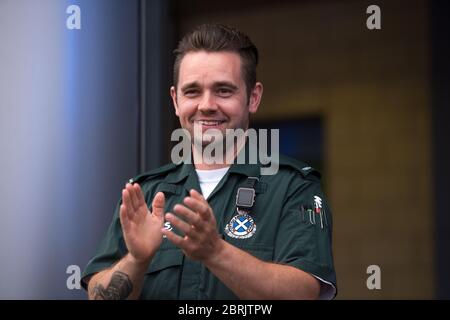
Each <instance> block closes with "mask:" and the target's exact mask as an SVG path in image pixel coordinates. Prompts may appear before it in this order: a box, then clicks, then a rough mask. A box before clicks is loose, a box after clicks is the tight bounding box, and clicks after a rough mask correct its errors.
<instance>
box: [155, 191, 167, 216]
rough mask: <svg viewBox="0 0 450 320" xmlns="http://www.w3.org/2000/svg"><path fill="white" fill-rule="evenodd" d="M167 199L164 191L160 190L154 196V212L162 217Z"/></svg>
mask: <svg viewBox="0 0 450 320" xmlns="http://www.w3.org/2000/svg"><path fill="white" fill-rule="evenodd" d="M165 202H166V199H165V197H164V193H162V192H158V193H157V194H156V195H155V197H154V198H153V202H152V213H153V214H154V215H155V216H157V217H159V218H161V217H163V215H164V205H165Z"/></svg>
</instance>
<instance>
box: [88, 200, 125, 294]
mask: <svg viewBox="0 0 450 320" xmlns="http://www.w3.org/2000/svg"><path fill="white" fill-rule="evenodd" d="M120 204H121V201H119V203H118V204H117V207H116V210H115V212H114V216H113V220H112V222H111V224H110V226H109V228H108V230H107V232H106V235H105V236H104V238H103V240H102V241H101V243H100V245H99V247H98V248H97V251H96V253H95V256H94V257H93V258H92V259H91V260H90V261H89V262H88V264H87V265H86V267H85V269H84V271H83V273H82V276H81V285H82V286H83V288H84V289H87V282H88V281H87V280H88V279H89V278H90V277H91V276H92V275H93V274H95V273H97V272H100V271H102V270H104V269H107V268H110V267H111V266H112V265H113V264H115V263H116V262H117V261H119V260H120V259H121V258H122V257H123V256H124V255H125V254H126V253H127V252H128V250H127V247H126V245H125V241H124V239H123V233H122V227H121V224H120V219H119V208H120Z"/></svg>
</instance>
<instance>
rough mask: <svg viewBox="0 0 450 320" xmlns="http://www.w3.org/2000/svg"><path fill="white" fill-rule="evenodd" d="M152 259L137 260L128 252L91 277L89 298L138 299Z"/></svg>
mask: <svg viewBox="0 0 450 320" xmlns="http://www.w3.org/2000/svg"><path fill="white" fill-rule="evenodd" d="M150 261H151V260H148V261H136V260H135V259H134V258H133V257H132V256H131V255H130V254H127V255H126V256H124V257H123V258H122V259H121V260H120V261H119V262H118V263H116V264H115V265H114V266H113V267H112V268H110V269H107V270H104V271H102V272H99V273H97V274H96V275H94V276H93V277H92V278H91V279H90V281H89V285H88V296H89V299H91V300H120V299H137V298H138V297H139V295H140V293H141V289H142V283H143V280H144V276H145V273H146V271H147V267H148V265H149V263H150Z"/></svg>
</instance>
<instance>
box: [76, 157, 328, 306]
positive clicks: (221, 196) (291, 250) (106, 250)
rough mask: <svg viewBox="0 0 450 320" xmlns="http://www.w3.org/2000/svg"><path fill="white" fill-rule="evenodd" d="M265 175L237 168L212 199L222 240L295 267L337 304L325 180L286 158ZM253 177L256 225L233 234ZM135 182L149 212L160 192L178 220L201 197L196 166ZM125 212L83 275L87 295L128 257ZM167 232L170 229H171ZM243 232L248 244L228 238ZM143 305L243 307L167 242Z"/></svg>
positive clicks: (147, 281) (152, 267) (254, 167)
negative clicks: (179, 210) (230, 302)
mask: <svg viewBox="0 0 450 320" xmlns="http://www.w3.org/2000/svg"><path fill="white" fill-rule="evenodd" d="M260 169H261V165H260V164H232V165H231V166H230V168H229V170H228V172H227V173H226V175H225V176H224V177H223V178H222V180H221V181H220V182H219V184H218V185H217V186H216V188H215V189H214V191H213V192H212V193H211V194H210V196H209V197H208V199H207V201H208V203H209V205H210V206H211V207H212V209H213V211H214V214H215V217H216V220H217V230H218V232H219V233H220V235H221V237H222V238H223V239H224V240H225V241H227V242H229V243H231V244H232V245H234V246H236V247H238V248H240V249H242V250H244V251H246V252H248V253H250V254H252V255H253V256H255V257H257V258H259V259H261V260H264V261H271V262H275V263H280V264H285V265H290V266H293V267H295V268H298V269H301V270H303V271H305V272H308V273H310V274H312V275H313V276H315V277H316V278H318V279H319V280H320V281H321V298H325V299H330V298H334V296H335V295H336V275H335V271H334V265H333V256H332V245H331V236H332V233H331V231H332V219H331V211H330V208H329V206H328V204H327V201H326V199H325V198H324V195H323V193H322V190H321V187H320V174H319V173H318V172H317V171H316V170H314V169H313V168H311V167H309V166H307V165H305V164H304V163H302V162H300V161H297V160H295V159H292V158H289V157H286V156H282V155H280V158H279V170H278V172H277V173H276V174H275V175H261V174H260ZM248 177H258V178H259V181H257V182H256V184H255V185H254V189H255V203H254V206H253V207H252V209H251V210H250V212H249V215H250V216H251V218H252V219H253V221H252V222H253V223H252V225H248V224H247V225H246V227H242V224H241V226H240V227H241V229H240V230H234V229H233V227H236V226H238V227H239V223H236V219H234V220H233V221H234V223H232V225H231V226H230V225H229V223H230V221H231V220H232V219H233V218H234V217H236V216H237V215H238V213H237V210H236V195H237V190H238V188H239V187H242V186H244V185H245V184H246V181H247V178H248ZM132 180H133V182H135V183H139V185H140V186H141V188H142V191H143V192H144V196H145V199H146V202H147V204H148V206H149V208H150V210H151V203H152V200H153V197H154V195H155V194H156V193H157V192H159V191H162V192H164V194H165V198H166V204H165V212H169V211H170V212H173V207H174V205H175V204H177V203H182V201H183V198H184V197H186V196H188V192H189V190H190V189H195V190H197V191H199V192H201V189H200V186H199V182H198V177H197V173H196V171H195V168H194V166H193V165H192V164H186V163H180V164H169V165H166V166H163V167H161V168H159V169H155V170H153V171H149V172H147V173H145V174H142V175H140V176H138V177H136V178H135V179H132ZM119 207H120V202H119V204H118V205H117V208H116V210H115V213H114V217H113V220H112V223H111V225H110V226H109V229H108V231H107V233H106V235H105V237H104V239H103V241H102V242H101V244H100V246H99V248H98V249H97V252H96V255H95V256H94V258H92V259H91V260H90V261H89V263H88V265H87V266H86V268H85V270H84V272H83V275H82V278H83V279H82V284H83V287H84V288H86V283H85V281H84V279H85V277H88V276H90V275H93V274H94V273H97V272H99V271H102V270H104V269H105V268H109V267H111V266H112V265H113V264H114V263H115V262H117V261H118V260H120V259H121V258H122V257H123V256H124V255H125V254H126V253H127V247H126V245H125V241H124V238H123V234H122V229H121V225H120V220H119ZM250 220H251V219H250ZM245 221H247V220H245ZM245 221H244V222H245ZM241 222H242V221H241ZM247 222H248V221H247ZM165 226H166V227H170V226H169V225H168V223H166V224H165ZM226 228H227V229H228V232H226V230H225V229H226ZM245 228H248V229H252V233H251V234H249V235H250V236H249V235H247V238H245V237H240V238H239V237H233V235H231V236H230V235H229V233H230V230H231V231H242V230H244V229H245ZM174 231H175V232H177V231H176V230H175V229H174ZM236 233H237V234H239V232H236ZM244 233H245V231H244ZM238 268H239V266H236V269H238ZM140 298H141V299H237V296H236V295H235V294H234V293H233V292H232V291H231V290H230V289H228V288H227V287H226V286H225V285H224V284H223V283H222V282H221V281H220V280H219V279H218V278H217V277H216V276H215V275H214V274H212V273H211V272H210V271H209V270H208V269H207V268H206V267H205V266H203V265H202V264H201V263H200V262H198V261H194V260H192V259H189V258H188V257H186V256H184V254H183V252H182V251H181V249H179V248H178V247H176V246H175V245H173V244H172V243H171V242H170V241H169V240H168V239H166V238H165V239H164V240H163V242H162V245H161V247H160V249H159V250H158V251H157V253H156V254H155V256H154V257H153V259H152V261H151V263H150V264H149V266H148V270H147V274H146V276H145V278H144V283H143V286H142V292H141V295H140Z"/></svg>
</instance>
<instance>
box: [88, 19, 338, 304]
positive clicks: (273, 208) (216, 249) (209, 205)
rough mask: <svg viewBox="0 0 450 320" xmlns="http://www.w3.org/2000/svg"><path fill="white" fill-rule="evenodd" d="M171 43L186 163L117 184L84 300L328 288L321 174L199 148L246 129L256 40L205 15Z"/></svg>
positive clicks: (253, 92)
mask: <svg viewBox="0 0 450 320" xmlns="http://www.w3.org/2000/svg"><path fill="white" fill-rule="evenodd" d="M175 52H176V54H177V56H176V61H175V66H174V86H173V87H172V88H171V89H170V93H171V96H172V99H173V104H174V106H175V113H176V115H177V116H178V117H179V120H180V124H181V126H182V128H184V129H186V131H187V132H188V133H189V134H190V135H191V137H194V139H193V143H192V159H193V160H194V161H193V162H194V164H190V163H188V162H189V161H185V162H182V163H177V164H174V163H172V164H169V165H167V166H164V167H162V168H159V169H156V170H153V171H150V172H148V173H146V174H143V175H141V176H138V177H136V178H135V179H133V181H131V183H127V184H126V186H125V188H124V189H123V191H122V200H121V202H120V203H119V205H118V208H117V210H116V213H115V215H114V218H113V221H112V224H111V226H110V227H109V230H108V232H107V234H106V236H105V238H104V240H103V242H102V243H101V245H100V247H99V249H98V251H97V254H96V256H95V257H94V258H93V259H92V260H91V261H90V262H89V264H88V265H87V267H86V269H85V271H84V273H83V280H82V283H83V286H84V287H85V288H86V286H88V294H89V298H91V299H125V298H128V299H135V298H142V299H236V298H240V299H317V298H328V299H329V298H333V297H334V296H335V294H336V278H335V272H334V267H333V258H332V251H331V227H332V225H331V223H332V221H331V215H330V210H329V208H328V205H327V204H326V202H325V200H324V197H323V194H322V191H321V188H320V181H319V180H320V179H319V174H318V173H317V172H316V171H315V170H314V169H312V168H310V167H308V166H306V165H304V164H303V163H301V162H298V161H296V160H293V159H290V158H287V157H283V156H281V157H280V158H279V163H278V165H279V170H278V172H277V173H276V174H274V175H261V167H262V164H261V162H257V163H245V164H236V163H234V164H232V165H230V164H229V163H227V162H222V163H220V162H213V163H211V161H206V160H207V159H205V156H204V153H203V151H204V149H205V148H206V146H207V145H208V144H209V142H210V139H211V137H210V136H208V132H211V131H210V130H211V129H214V130H213V131H215V132H216V133H217V132H219V133H222V134H223V137H226V136H227V134H228V131H227V130H230V129H242V130H247V129H248V126H249V115H250V114H252V113H255V112H256V111H257V110H258V106H259V104H260V101H261V96H262V92H263V86H262V84H261V83H260V82H256V65H257V61H258V53H257V49H256V47H255V46H254V45H253V44H252V43H251V41H250V39H249V38H248V37H247V36H246V35H244V34H242V33H241V32H239V31H237V30H235V29H232V28H229V27H226V26H222V25H203V26H200V27H198V28H197V29H195V30H194V31H193V32H191V33H189V34H188V35H186V36H185V37H184V38H183V39H182V41H181V42H180V43H179V46H178V48H177V50H176V51H175ZM196 129H199V130H200V132H201V133H202V134H203V133H204V135H201V137H198V134H197V135H196V134H195V131H196ZM199 139H200V141H199ZM224 139H225V138H224ZM196 142H197V144H196ZM249 150H250V148H249V143H248V142H247V143H246V142H245V140H244V143H243V144H239V139H238V141H237V142H236V143H234V144H232V145H231V147H229V146H227V147H226V148H224V149H223V151H224V152H230V151H231V152H232V158H234V157H236V156H237V155H238V154H239V155H240V154H241V153H242V152H247V153H248V152H249Z"/></svg>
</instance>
